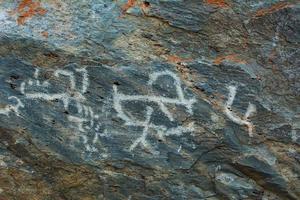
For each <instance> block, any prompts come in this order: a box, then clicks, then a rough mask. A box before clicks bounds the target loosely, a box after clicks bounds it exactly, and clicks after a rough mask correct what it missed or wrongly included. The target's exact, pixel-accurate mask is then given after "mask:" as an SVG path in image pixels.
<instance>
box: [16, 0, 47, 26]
mask: <svg viewBox="0 0 300 200" xmlns="http://www.w3.org/2000/svg"><path fill="white" fill-rule="evenodd" d="M14 13H18V19H17V22H18V24H19V25H23V24H24V23H25V21H26V20H28V19H29V18H31V17H33V16H35V15H45V14H46V13H47V10H46V9H44V8H42V7H41V3H40V2H39V1H33V0H22V1H21V2H20V3H19V5H18V7H17V8H16V10H15V11H14Z"/></svg>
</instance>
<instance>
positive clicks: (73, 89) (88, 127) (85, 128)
mask: <svg viewBox="0 0 300 200" xmlns="http://www.w3.org/2000/svg"><path fill="white" fill-rule="evenodd" d="M75 71H76V72H78V73H80V74H81V79H82V80H81V87H77V85H76V83H77V79H76V76H75V74H74V72H72V71H69V70H62V69H58V70H56V71H54V73H53V75H54V76H55V77H56V78H60V77H61V76H63V77H67V78H68V80H69V82H68V83H69V84H68V87H67V88H66V90H65V91H64V92H60V93H49V92H47V88H48V87H50V86H51V84H50V83H49V82H48V81H43V82H41V81H40V80H38V79H39V69H36V70H35V72H34V79H29V80H28V81H26V82H25V81H24V82H22V83H21V87H20V91H21V93H22V94H24V95H25V97H26V98H27V99H33V100H44V101H53V100H59V101H61V102H62V103H63V107H64V109H65V111H68V112H69V105H70V104H71V103H75V105H76V109H77V112H76V113H75V114H74V115H72V114H69V115H68V116H67V119H68V121H70V122H72V123H73V124H75V128H76V130H78V131H79V133H80V134H79V136H80V137H81V138H82V140H83V144H84V146H85V148H86V150H87V151H88V152H98V149H97V148H96V147H95V146H94V145H95V144H96V142H97V141H99V137H98V133H97V132H96V133H95V136H94V138H93V142H90V141H89V140H88V136H87V135H86V134H87V133H88V132H94V127H95V126H96V122H95V121H97V120H98V119H99V115H97V114H95V113H94V110H93V108H92V107H91V106H88V105H86V103H87V102H86V97H85V96H84V94H85V93H86V92H87V89H88V87H89V77H88V72H87V70H86V68H81V69H75ZM37 89H38V90H40V89H43V91H46V92H40V91H38V92H36V90H37Z"/></svg>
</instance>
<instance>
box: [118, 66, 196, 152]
mask: <svg viewBox="0 0 300 200" xmlns="http://www.w3.org/2000/svg"><path fill="white" fill-rule="evenodd" d="M162 76H169V77H171V78H172V79H173V81H174V86H175V88H176V94H177V97H176V98H169V97H163V96H155V95H126V94H122V93H120V92H118V88H117V86H116V85H113V90H114V96H113V101H114V109H115V110H116V111H117V114H118V117H120V118H121V119H122V120H124V122H125V125H127V126H136V127H142V128H143V131H142V135H141V136H140V137H139V138H138V139H136V140H135V141H133V143H132V145H131V146H130V147H129V150H130V151H133V150H134V149H135V148H136V147H137V146H138V145H140V146H141V147H142V148H144V149H146V150H148V151H149V152H151V153H152V154H158V153H159V152H157V151H155V150H154V148H153V147H152V146H151V145H150V144H149V142H148V141H147V136H148V134H149V133H150V130H153V131H155V133H156V136H157V137H158V138H159V139H160V140H162V141H164V140H165V137H166V136H170V135H177V136H180V135H182V134H183V133H186V132H192V131H193V130H194V128H193V123H190V124H189V125H188V126H177V127H173V128H167V127H166V126H164V125H156V124H153V122H151V117H152V114H153V113H154V110H153V108H152V107H150V106H147V107H146V114H145V120H139V119H135V118H134V117H132V116H131V115H129V114H126V112H125V111H124V106H123V103H125V102H135V101H140V102H145V103H147V102H152V103H156V104H157V105H158V107H159V108H160V110H161V111H162V112H163V113H164V114H165V116H166V117H167V118H168V119H169V120H170V121H174V116H173V114H172V113H171V112H170V111H169V110H168V108H167V105H175V106H176V105H181V106H184V107H185V108H186V110H187V112H188V113H190V114H192V113H193V111H192V106H193V104H194V103H195V102H196V99H194V98H191V99H187V98H186V97H185V96H184V94H183V90H182V87H181V81H180V79H179V77H177V76H176V74H174V73H173V72H170V71H161V72H155V73H153V74H151V75H150V77H149V81H148V85H149V86H151V87H152V86H153V83H154V82H155V81H157V79H158V78H159V77H162Z"/></svg>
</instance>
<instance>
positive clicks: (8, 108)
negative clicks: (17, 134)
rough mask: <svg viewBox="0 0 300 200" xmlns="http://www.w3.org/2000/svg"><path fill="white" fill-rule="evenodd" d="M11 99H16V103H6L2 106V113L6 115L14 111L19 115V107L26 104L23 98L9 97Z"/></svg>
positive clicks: (0, 112) (0, 109)
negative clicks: (22, 100)
mask: <svg viewBox="0 0 300 200" xmlns="http://www.w3.org/2000/svg"><path fill="white" fill-rule="evenodd" d="M8 99H9V100H15V102H16V104H9V105H6V106H5V107H4V108H0V115H6V116H9V113H11V112H13V113H15V114H16V115H17V116H18V117H19V116H20V112H19V109H20V108H24V104H23V103H22V102H21V100H20V99H19V98H17V97H15V96H11V97H8Z"/></svg>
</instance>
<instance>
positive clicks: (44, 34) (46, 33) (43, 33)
mask: <svg viewBox="0 0 300 200" xmlns="http://www.w3.org/2000/svg"><path fill="white" fill-rule="evenodd" d="M41 34H42V36H43V37H45V38H48V37H49V33H48V32H47V31H43V32H42V33H41Z"/></svg>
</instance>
